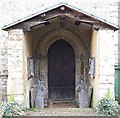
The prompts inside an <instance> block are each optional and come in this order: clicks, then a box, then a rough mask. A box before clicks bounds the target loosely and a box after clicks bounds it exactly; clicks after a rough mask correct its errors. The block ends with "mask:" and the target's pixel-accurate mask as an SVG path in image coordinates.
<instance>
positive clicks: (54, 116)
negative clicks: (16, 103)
mask: <svg viewBox="0 0 120 118" xmlns="http://www.w3.org/2000/svg"><path fill="white" fill-rule="evenodd" d="M25 116H28V117H29V116H31V117H33V116H39V117H40V118H46V117H49V118H119V116H116V117H113V116H101V115H99V114H96V113H95V110H94V109H92V108H44V109H36V110H35V111H31V112H26V113H25Z"/></svg>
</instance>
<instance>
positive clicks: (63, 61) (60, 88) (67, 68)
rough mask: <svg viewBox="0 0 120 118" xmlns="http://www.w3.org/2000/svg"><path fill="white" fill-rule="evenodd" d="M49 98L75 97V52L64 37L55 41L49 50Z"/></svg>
mask: <svg viewBox="0 0 120 118" xmlns="http://www.w3.org/2000/svg"><path fill="white" fill-rule="evenodd" d="M48 98H49V99H50V100H57V101H60V100H63V101H64V100H74V99H75V53H74V50H73V48H72V46H71V45H70V44H69V43H67V42H66V41H64V40H62V39H60V40H58V41H55V42H54V43H53V44H52V45H51V46H50V48H49V50H48Z"/></svg>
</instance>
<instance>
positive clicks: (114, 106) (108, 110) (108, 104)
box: [96, 97, 119, 116]
mask: <svg viewBox="0 0 120 118" xmlns="http://www.w3.org/2000/svg"><path fill="white" fill-rule="evenodd" d="M118 111H119V106H118V102H117V101H115V100H113V99H111V98H107V97H105V98H103V99H101V100H100V101H99V102H98V105H97V107H96V112H97V113H99V114H103V115H112V116H115V115H117V113H118Z"/></svg>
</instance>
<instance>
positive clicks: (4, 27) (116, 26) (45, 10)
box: [2, 2, 119, 30]
mask: <svg viewBox="0 0 120 118" xmlns="http://www.w3.org/2000/svg"><path fill="white" fill-rule="evenodd" d="M62 5H64V6H66V7H69V8H71V9H74V10H76V11H78V12H82V13H83V14H86V15H88V16H90V17H93V18H95V19H98V20H100V21H102V22H104V23H106V24H108V25H110V26H112V27H114V28H116V29H119V26H118V25H116V24H115V23H112V22H110V21H107V20H106V19H103V18H100V17H98V16H96V15H94V14H90V13H89V12H87V11H84V10H82V9H80V8H77V7H75V6H72V5H70V4H68V3H64V2H61V3H59V4H56V5H53V6H51V7H49V8H45V9H44V10H41V11H38V12H36V13H33V14H31V15H29V16H26V17H24V18H22V19H19V20H17V21H14V22H12V23H10V24H8V25H4V26H3V27H2V30H6V29H8V28H10V27H12V26H13V25H17V24H18V23H21V22H24V21H26V20H29V19H31V18H33V17H35V16H37V15H39V14H43V13H45V12H48V11H50V10H53V9H56V8H58V7H60V6H62Z"/></svg>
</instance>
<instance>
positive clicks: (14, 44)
mask: <svg viewBox="0 0 120 118" xmlns="http://www.w3.org/2000/svg"><path fill="white" fill-rule="evenodd" d="M23 39H24V35H23V31H22V30H10V31H9V38H8V81H7V96H8V97H9V95H10V94H11V89H12V90H13V93H14V96H15V100H16V101H18V102H19V103H22V104H23V98H24V83H23ZM19 96H21V97H20V98H19Z"/></svg>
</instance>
